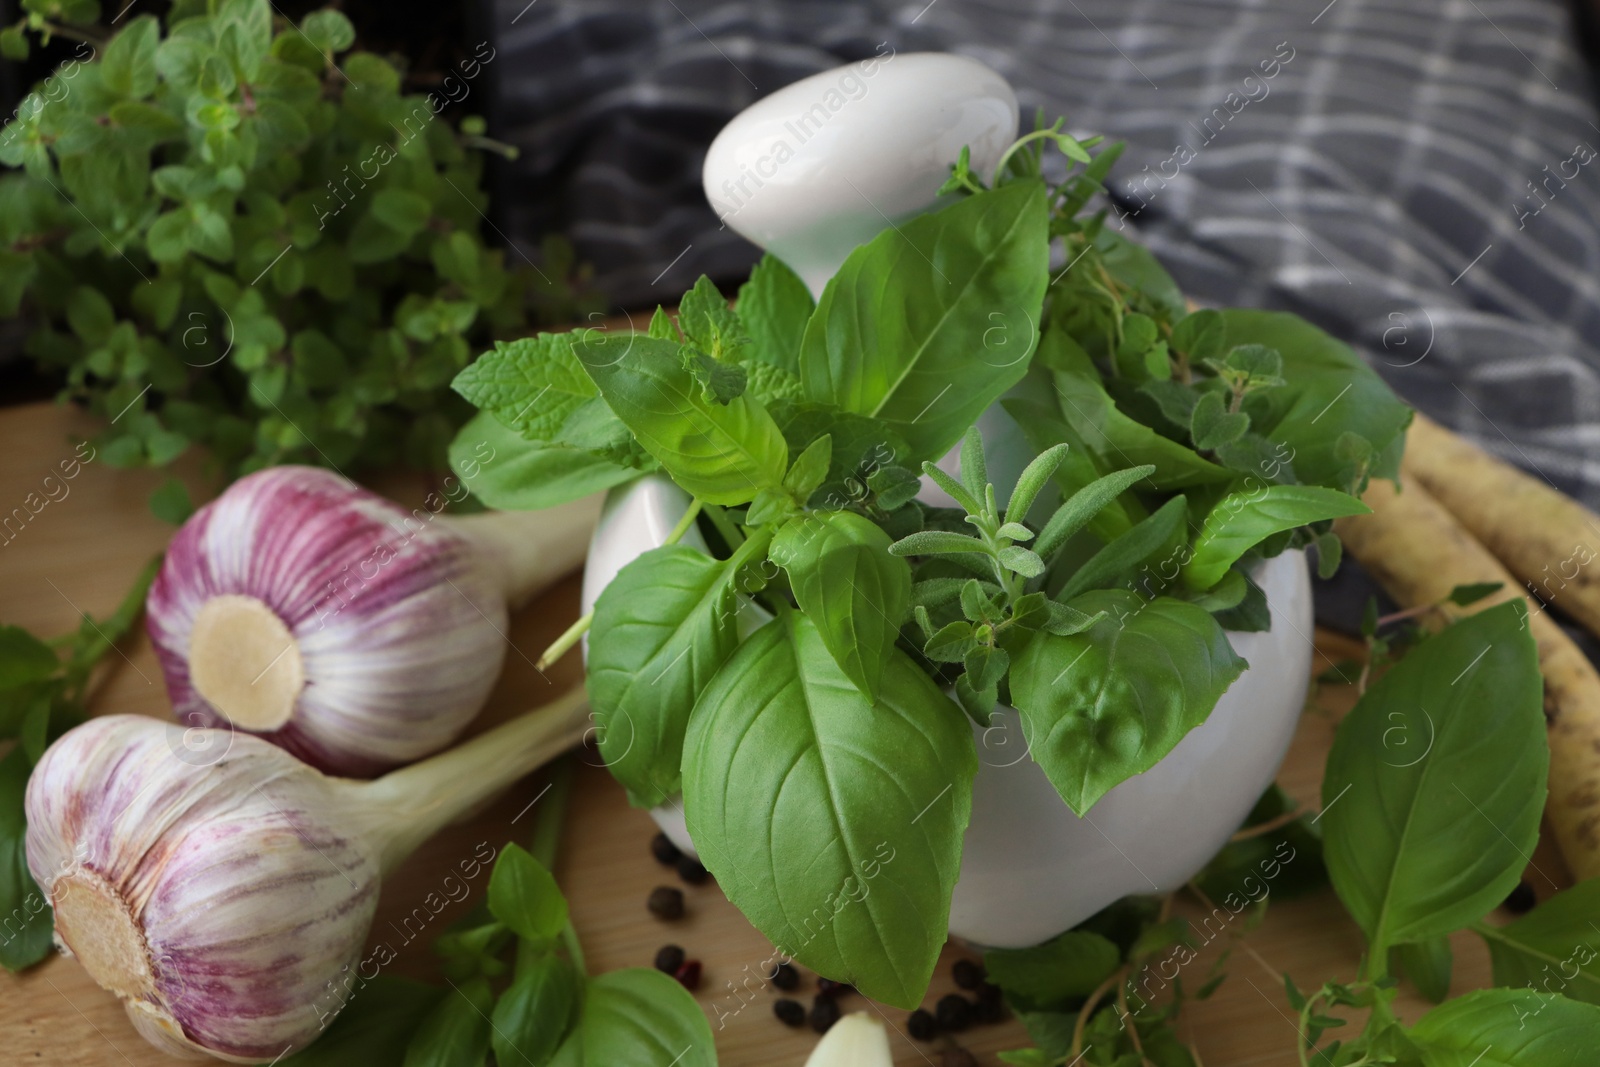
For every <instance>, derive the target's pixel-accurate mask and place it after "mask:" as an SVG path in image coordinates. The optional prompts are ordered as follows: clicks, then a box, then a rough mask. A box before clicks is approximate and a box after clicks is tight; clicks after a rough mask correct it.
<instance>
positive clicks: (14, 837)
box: [0, 627, 55, 971]
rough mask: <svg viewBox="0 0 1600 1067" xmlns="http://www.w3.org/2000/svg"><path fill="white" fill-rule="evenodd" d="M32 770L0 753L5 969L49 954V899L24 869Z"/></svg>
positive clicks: (14, 755)
mask: <svg viewBox="0 0 1600 1067" xmlns="http://www.w3.org/2000/svg"><path fill="white" fill-rule="evenodd" d="M8 629H10V628H9V627H8ZM54 659H55V657H54V656H53V655H52V656H51V660H52V661H53V660H54ZM31 770H32V765H31V764H30V763H29V762H28V757H27V755H26V754H25V753H24V752H23V751H22V748H21V747H20V746H18V747H16V748H13V749H12V750H11V751H10V752H8V753H6V754H5V757H4V758H0V916H3V917H4V924H3V927H0V965H3V966H4V967H5V968H6V970H8V971H20V970H22V969H23V968H24V967H31V966H33V965H34V964H35V963H38V962H39V961H40V960H42V959H44V958H45V957H46V956H48V955H49V954H50V930H51V917H50V902H49V901H48V900H46V899H45V895H44V891H43V890H41V889H40V888H39V886H38V884H37V883H35V882H34V880H33V875H32V874H30V873H29V871H28V856H27V852H26V849H25V847H24V846H25V843H26V839H27V834H28V820H27V815H26V814H25V812H24V809H23V806H22V799H23V794H24V792H25V791H26V790H27V786H28V773H29V771H31Z"/></svg>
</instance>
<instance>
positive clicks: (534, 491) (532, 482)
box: [450, 411, 654, 511]
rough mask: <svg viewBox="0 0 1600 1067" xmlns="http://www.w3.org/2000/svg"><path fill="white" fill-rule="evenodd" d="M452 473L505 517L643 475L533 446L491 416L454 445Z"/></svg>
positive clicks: (464, 430) (570, 451) (568, 451)
mask: <svg viewBox="0 0 1600 1067" xmlns="http://www.w3.org/2000/svg"><path fill="white" fill-rule="evenodd" d="M652 466H654V464H653V463H652ZM450 469H451V470H453V471H454V472H455V473H456V477H458V478H460V479H461V481H462V483H463V484H464V485H465V486H466V487H467V488H468V489H470V490H472V493H473V495H474V496H476V497H477V498H478V499H479V500H481V501H483V502H484V503H485V504H487V505H488V506H489V507H491V508H498V509H499V510H501V511H537V510H539V509H541V508H550V507H555V506H556V505H557V504H565V503H566V502H567V501H569V500H577V499H578V498H580V497H585V496H588V495H589V494H590V493H598V492H600V491H601V490H604V489H610V488H611V487H612V486H615V485H621V484H622V483H623V482H625V481H627V480H629V479H630V478H637V477H638V476H639V474H640V473H641V472H640V471H639V470H637V469H635V468H633V467H625V466H623V465H622V464H620V463H614V462H612V461H611V460H609V459H605V458H603V457H600V456H596V455H595V454H594V453H592V452H584V451H580V450H578V449H576V448H562V447H560V446H558V445H546V444H541V443H539V442H538V441H530V440H528V439H527V438H526V437H523V436H522V435H521V434H519V433H517V432H516V431H515V430H513V429H511V428H510V427H509V426H507V425H505V424H504V423H502V422H501V421H500V420H499V419H498V418H496V417H495V416H494V415H492V414H490V413H489V412H487V411H480V412H478V414H476V415H474V416H473V417H472V419H471V420H470V421H469V422H468V423H467V424H466V425H465V426H463V427H461V430H460V432H458V433H457V434H456V437H455V440H454V441H451V442H450Z"/></svg>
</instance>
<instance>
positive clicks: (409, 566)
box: [146, 467, 599, 776]
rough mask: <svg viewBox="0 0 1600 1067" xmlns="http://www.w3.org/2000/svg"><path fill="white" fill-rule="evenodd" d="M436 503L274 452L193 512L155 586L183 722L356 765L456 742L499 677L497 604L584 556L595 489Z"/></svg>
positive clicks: (397, 759)
mask: <svg viewBox="0 0 1600 1067" xmlns="http://www.w3.org/2000/svg"><path fill="white" fill-rule="evenodd" d="M430 499H437V500H440V504H439V507H443V502H442V498H438V497H434V498H430ZM431 506H432V505H431V504H430V507H431ZM436 511H437V509H434V510H426V509H421V508H419V509H417V510H415V511H406V510H405V509H404V508H402V507H400V506H399V505H397V504H394V503H392V502H390V501H388V500H385V499H383V498H382V497H379V496H377V495H376V494H373V493H371V492H368V491H367V490H365V489H362V488H360V487H359V486H356V485H354V484H353V483H351V482H349V481H347V480H346V479H344V478H342V477H340V476H339V475H337V474H334V473H333V472H331V471H325V470H321V469H319V468H315V467H275V468H272V469H270V470H265V471H262V472H260V473H257V474H253V475H250V476H249V477H247V478H242V479H240V480H239V481H238V482H235V483H234V484H233V486H232V487H230V488H229V489H228V491H227V492H225V493H224V494H223V495H222V496H221V497H219V498H218V499H216V500H214V501H212V502H211V503H210V504H207V505H206V506H205V507H203V508H201V509H200V510H199V511H198V512H196V513H195V515H194V516H193V517H192V518H190V519H189V521H188V522H186V523H185V524H184V526H183V528H182V529H181V530H179V531H178V533H177V536H176V537H174V538H173V540H172V545H171V547H170V548H169V549H168V551H167V557H166V560H165V562H164V563H163V565H162V568H161V573H160V575H159V576H158V577H157V579H156V582H155V585H154V586H153V587H152V588H151V590H150V597H149V600H148V603H147V620H146V625H147V627H148V628H149V631H150V637H151V640H152V641H153V642H154V644H155V649H156V654H157V656H158V657H159V658H160V660H161V666H162V669H163V671H164V672H165V674H166V681H167V691H168V694H169V695H170V696H171V698H172V705H173V711H174V713H175V714H176V716H177V718H178V721H179V722H182V723H184V724H185V725H188V726H219V727H220V726H229V725H231V726H233V727H235V728H237V729H240V730H245V731H248V732H250V733H253V734H257V735H259V736H261V737H263V738H265V739H266V740H269V741H271V742H272V743H273V744H275V745H279V746H280V747H282V748H285V749H287V750H288V751H290V752H292V753H294V754H295V755H296V756H298V757H300V758H301V759H303V760H305V761H306V762H307V763H310V764H311V765H312V766H314V767H316V768H318V769H319V770H323V771H326V772H328V773H329V774H340V775H351V776H368V775H372V774H377V773H381V772H382V771H385V770H388V769H390V768H392V767H396V766H399V765H400V764H403V763H409V762H410V761H412V760H416V759H420V758H422V757H423V756H427V755H429V754H431V753H433V752H437V751H439V750H440V749H442V748H444V747H445V746H446V745H448V744H449V743H450V742H451V741H452V740H454V739H455V737H456V736H457V735H458V734H459V733H460V732H461V730H462V729H463V728H464V727H465V726H466V725H467V723H468V722H470V721H471V720H472V718H473V717H474V716H475V715H477V713H478V711H479V709H481V708H482V706H483V702H484V700H485V699H486V698H487V697H488V695H489V691H490V689H491V688H492V687H493V686H494V682H495V679H496V678H497V677H498V676H499V673H500V666H501V661H502V660H503V659H504V657H505V650H506V638H505V630H506V613H507V605H508V604H516V603H519V602H521V601H522V600H524V599H526V598H527V597H528V596H531V595H532V594H533V593H535V592H537V591H538V590H540V589H542V588H543V587H544V586H546V585H548V584H549V583H550V582H552V581H554V580H555V579H556V578H558V577H560V576H561V575H562V574H565V573H566V572H567V571H569V570H571V569H572V568H574V567H576V566H578V565H579V564H580V563H581V562H582V561H583V557H584V552H585V549H586V548H587V545H588V539H589V534H590V532H591V531H592V530H593V528H594V523H595V519H596V517H597V515H598V511H599V504H598V498H597V497H596V498H590V499H588V500H582V501H575V502H573V503H571V504H565V505H562V506H560V507H556V508H551V509H549V510H546V511H539V512H517V513H493V512H491V513H486V514H482V515H472V516H467V517H464V518H451V517H448V516H445V515H440V514H437V513H436Z"/></svg>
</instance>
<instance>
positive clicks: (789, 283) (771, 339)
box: [734, 254, 816, 375]
mask: <svg viewBox="0 0 1600 1067" xmlns="http://www.w3.org/2000/svg"><path fill="white" fill-rule="evenodd" d="M734 307H735V308H736V309H737V310H738V312H739V318H740V319H741V320H742V321H743V322H744V328H745V332H746V333H748V334H749V335H750V352H749V356H750V358H752V359H755V360H759V361H760V362H762V363H767V364H771V365H772V366H774V367H779V368H782V369H783V370H786V371H789V372H790V373H791V374H796V375H798V374H799V373H800V340H801V338H802V337H804V336H805V331H806V321H807V320H808V319H810V318H811V312H812V310H813V309H814V308H815V307H816V301H814V300H812V299H811V290H809V289H807V288H806V283H805V282H803V281H801V280H800V276H799V275H798V274H796V273H795V272H794V271H792V270H790V269H789V267H788V264H786V263H784V262H783V260H781V259H779V258H778V257H776V256H774V255H771V254H768V255H764V256H762V257H761V261H760V262H759V263H757V264H756V266H755V269H754V270H752V271H751V272H750V280H749V281H747V282H745V283H744V284H743V285H741V286H740V287H739V299H738V301H737V302H736V303H735V304H734Z"/></svg>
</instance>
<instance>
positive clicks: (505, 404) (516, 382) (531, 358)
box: [450, 333, 598, 441]
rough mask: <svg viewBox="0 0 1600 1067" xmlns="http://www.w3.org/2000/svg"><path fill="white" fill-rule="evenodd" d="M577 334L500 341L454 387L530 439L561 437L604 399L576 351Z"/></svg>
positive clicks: (468, 368)
mask: <svg viewBox="0 0 1600 1067" xmlns="http://www.w3.org/2000/svg"><path fill="white" fill-rule="evenodd" d="M572 339H573V335H572V334H566V333H541V334H536V335H535V336H533V337H521V338H518V339H517V340H515V341H496V342H495V343H494V350H493V351H492V352H485V353H484V354H483V355H481V356H479V357H478V358H477V359H476V360H474V361H473V362H472V363H470V364H468V365H467V367H466V369H465V370H463V371H462V372H461V373H460V374H457V375H456V377H455V380H454V381H453V382H451V383H450V387H451V388H452V389H454V390H455V391H456V392H458V393H460V394H461V395H462V396H464V397H466V398H467V399H468V400H469V401H471V402H472V403H473V404H474V405H475V406H477V407H478V408H479V409H481V410H483V411H488V412H491V413H493V414H494V416H495V417H496V418H498V419H499V420H500V421H501V422H503V423H505V424H506V425H507V426H509V427H511V428H512V429H513V430H515V431H517V432H518V433H520V434H522V435H523V436H524V437H527V438H529V439H530V440H539V441H548V440H550V439H552V438H553V437H555V436H556V434H557V433H558V432H559V431H560V429H561V424H562V423H563V422H565V421H566V418H567V416H568V415H570V414H572V413H573V412H574V411H576V410H577V409H578V408H580V407H582V406H583V405H584V404H585V403H587V402H588V401H589V400H590V399H592V398H593V397H595V396H596V395H598V391H597V390H596V389H595V385H594V382H593V381H591V380H590V378H589V375H587V374H585V373H584V372H583V365H582V364H580V363H579V362H578V359H577V357H576V356H574V355H573V353H572Z"/></svg>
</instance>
